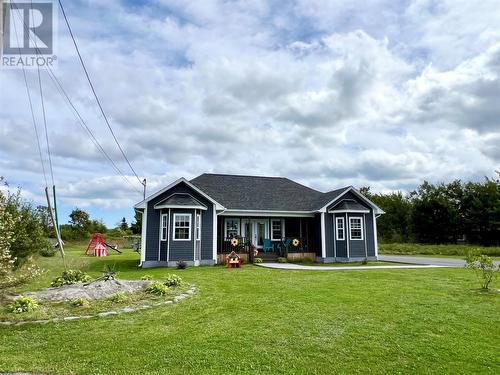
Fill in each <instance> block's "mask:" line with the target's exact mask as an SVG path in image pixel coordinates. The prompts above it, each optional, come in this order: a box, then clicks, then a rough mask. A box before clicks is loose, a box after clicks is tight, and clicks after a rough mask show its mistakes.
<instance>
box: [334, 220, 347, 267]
mask: <svg viewBox="0 0 500 375" xmlns="http://www.w3.org/2000/svg"><path fill="white" fill-rule="evenodd" d="M335 217H343V218H344V238H347V237H346V235H347V230H346V224H345V223H346V215H345V214H337V215H335ZM335 230H337V221H335ZM335 238H337V237H336V236H335ZM335 245H336V246H337V248H336V256H337V258H347V241H346V240H345V239H344V240H337V239H335Z"/></svg>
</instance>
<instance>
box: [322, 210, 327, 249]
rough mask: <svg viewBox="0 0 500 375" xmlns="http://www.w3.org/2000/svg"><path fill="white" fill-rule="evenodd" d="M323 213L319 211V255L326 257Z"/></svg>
mask: <svg viewBox="0 0 500 375" xmlns="http://www.w3.org/2000/svg"><path fill="white" fill-rule="evenodd" d="M325 227H326V226H325V213H324V212H322V213H321V257H322V258H326V233H325Z"/></svg>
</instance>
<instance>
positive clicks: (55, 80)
mask: <svg viewBox="0 0 500 375" xmlns="http://www.w3.org/2000/svg"><path fill="white" fill-rule="evenodd" d="M18 18H19V19H20V21H21V22H22V23H23V24H24V25H25V26H26V23H25V22H24V20H23V19H22V18H21V17H20V16H19V14H18ZM14 24H15V23H14ZM16 37H17V34H16ZM29 37H30V38H31V40H32V41H33V42H34V43H35V49H36V51H37V54H39V53H40V49H39V48H38V46H36V40H35V39H33V37H32V36H31V35H29ZM18 44H19V41H18ZM37 68H38V69H39V66H38V65H37ZM45 68H46V69H47V74H48V75H49V77H50V79H51V80H52V82H53V83H54V85H55V86H56V88H57V90H58V92H59V94H60V95H61V96H62V97H63V99H66V101H67V104H68V103H69V106H70V108H72V110H73V111H74V112H73V111H72V113H73V115H75V116H76V119H77V120H78V121H77V122H78V124H79V125H80V127H82V129H83V130H84V132H85V131H87V133H88V135H89V137H90V140H91V141H92V143H93V144H94V145H95V146H96V148H97V149H98V150H99V151H100V152H101V153H102V154H103V155H104V156H105V158H106V159H107V160H108V161H109V162H110V163H111V165H112V166H113V168H114V169H115V171H116V172H117V173H118V174H119V175H120V176H121V177H122V178H123V179H124V180H125V182H127V183H128V184H129V185H130V186H131V187H132V188H133V189H134V190H135V191H137V192H138V193H140V194H142V192H141V191H140V190H139V189H137V188H136V187H135V186H134V185H133V184H132V183H131V182H130V180H129V179H128V178H127V176H126V175H125V174H124V173H123V172H122V171H121V169H120V168H119V167H118V166H117V165H116V164H115V162H114V161H113V159H112V158H111V157H110V156H109V155H108V153H107V152H106V150H105V149H104V147H103V146H102V145H101V144H100V143H99V141H98V140H97V138H96V137H95V135H94V133H93V132H92V130H91V129H90V128H89V126H88V125H87V123H86V122H85V120H84V119H83V117H82V116H81V114H80V112H79V111H78V109H77V108H76V106H75V105H74V104H73V102H72V100H71V98H70V97H69V95H68V93H67V92H66V90H64V87H63V85H62V83H61V82H60V80H59V79H58V78H57V76H56V75H55V74H54V72H53V71H52V69H51V68H50V66H48V65H45ZM23 73H24V66H23ZM24 74H25V73H24ZM25 80H26V74H25ZM26 82H27V81H26ZM26 84H27V83H26ZM28 97H29V99H30V108H31V113H32V117H33V121H34V123H35V124H36V122H35V116H34V112H33V109H32V105H31V96H30V94H29V91H28ZM42 100H43V98H42ZM44 117H45V112H44ZM44 120H45V118H44ZM45 124H46V121H45ZM45 129H46V140H47V148H48V150H49V152H50V148H49V146H48V137H47V127H46V128H45ZM35 132H36V134H37V140H38V149H39V153H40V159H41V161H42V168H43V171H44V178H45V185H46V186H47V185H48V183H47V177H46V173H45V167H44V163H43V158H42V151H41V146H40V140H39V136H38V130H37V128H36V127H35ZM49 157H50V155H49ZM51 173H52V170H51ZM52 183H53V184H54V177H53V174H52Z"/></svg>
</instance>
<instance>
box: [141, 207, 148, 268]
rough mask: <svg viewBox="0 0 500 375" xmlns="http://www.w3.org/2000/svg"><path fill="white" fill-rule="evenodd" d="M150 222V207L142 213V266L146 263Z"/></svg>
mask: <svg viewBox="0 0 500 375" xmlns="http://www.w3.org/2000/svg"><path fill="white" fill-rule="evenodd" d="M147 222H148V207H147V206H146V208H145V209H144V211H143V212H142V228H141V264H142V262H145V261H146V234H147V233H146V230H147V227H148V226H147Z"/></svg>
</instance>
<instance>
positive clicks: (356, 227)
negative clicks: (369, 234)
mask: <svg viewBox="0 0 500 375" xmlns="http://www.w3.org/2000/svg"><path fill="white" fill-rule="evenodd" d="M349 228H350V232H351V240H362V239H363V220H361V218H360V217H350V218H349Z"/></svg>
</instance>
